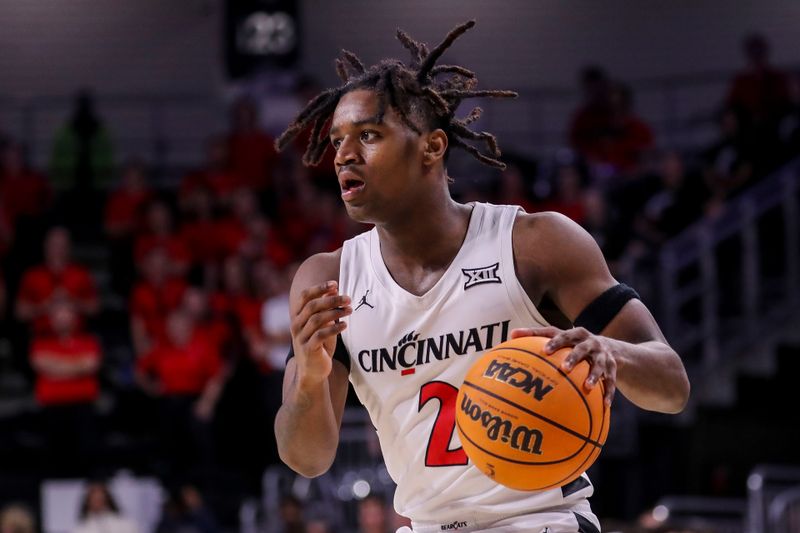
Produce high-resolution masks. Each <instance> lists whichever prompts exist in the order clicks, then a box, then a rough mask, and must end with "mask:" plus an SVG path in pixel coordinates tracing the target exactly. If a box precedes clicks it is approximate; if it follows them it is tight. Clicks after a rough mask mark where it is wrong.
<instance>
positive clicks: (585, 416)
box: [456, 337, 610, 490]
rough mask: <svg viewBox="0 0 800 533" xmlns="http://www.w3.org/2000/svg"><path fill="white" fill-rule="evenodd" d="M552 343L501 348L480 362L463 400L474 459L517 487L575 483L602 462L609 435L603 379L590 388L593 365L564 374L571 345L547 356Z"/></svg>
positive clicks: (460, 420)
mask: <svg viewBox="0 0 800 533" xmlns="http://www.w3.org/2000/svg"><path fill="white" fill-rule="evenodd" d="M549 340H550V339H548V338H545V337H521V338H518V339H513V340H510V341H507V342H504V343H502V344H500V345H498V346H496V347H495V348H494V349H493V350H491V351H489V352H487V353H486V354H484V355H483V356H482V357H481V358H480V359H478V360H477V361H476V362H475V363H474V364H473V365H472V367H471V368H470V370H469V371H468V372H467V376H466V378H465V379H464V384H463V385H462V386H461V388H460V389H459V392H458V397H457V400H456V427H457V428H458V435H459V437H460V439H461V444H462V446H463V447H464V451H465V452H466V453H467V456H468V457H469V458H470V460H471V461H472V462H473V463H474V464H475V466H476V467H478V469H480V470H481V471H482V472H483V473H484V474H486V475H487V476H489V477H491V478H492V479H493V480H495V481H496V482H498V483H500V484H502V485H505V486H507V487H509V488H512V489H517V490H544V489H551V488H555V487H560V486H563V485H565V484H567V483H569V482H570V481H573V480H574V479H576V478H577V477H578V476H580V475H581V473H582V472H584V471H585V470H586V469H587V468H589V466H591V465H592V463H593V462H594V461H595V459H597V456H598V455H599V454H600V450H601V449H602V447H603V443H604V442H605V440H606V436H607V435H608V425H609V416H610V410H609V409H608V408H606V406H605V404H604V402H603V392H604V387H603V383H602V380H601V381H600V383H599V384H598V385H597V386H595V387H594V388H593V389H592V390H591V391H587V390H586V389H585V388H584V386H583V383H584V381H585V380H586V377H587V376H588V375H589V363H587V362H586V361H581V362H580V363H579V364H577V365H575V367H574V368H573V369H572V371H571V372H569V373H566V372H564V371H563V370H562V369H561V363H562V361H563V360H564V358H565V357H566V356H567V354H569V352H570V348H562V349H560V350H558V351H557V352H555V353H553V354H552V355H545V354H544V350H543V348H544V345H545V343H547V341H549Z"/></svg>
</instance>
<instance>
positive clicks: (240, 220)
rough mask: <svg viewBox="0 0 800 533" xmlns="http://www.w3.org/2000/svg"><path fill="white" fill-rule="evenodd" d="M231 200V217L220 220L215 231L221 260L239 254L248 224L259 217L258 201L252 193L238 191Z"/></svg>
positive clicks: (243, 190) (249, 191) (247, 190)
mask: <svg viewBox="0 0 800 533" xmlns="http://www.w3.org/2000/svg"><path fill="white" fill-rule="evenodd" d="M231 200H232V202H231V216H228V217H226V218H224V219H223V220H220V221H219V224H218V229H217V232H218V233H217V242H219V244H220V245H221V247H222V248H221V250H220V252H221V257H223V258H225V257H229V256H231V255H237V254H239V253H241V248H242V244H243V243H244V241H245V240H247V234H248V226H249V225H250V222H251V221H252V220H253V219H255V218H257V217H259V216H260V211H259V205H258V199H257V198H256V195H255V194H254V193H253V191H251V190H249V189H238V190H237V191H236V192H235V193H234V194H233V196H232V198H231Z"/></svg>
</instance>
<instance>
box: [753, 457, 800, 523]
mask: <svg viewBox="0 0 800 533" xmlns="http://www.w3.org/2000/svg"><path fill="white" fill-rule="evenodd" d="M789 524H791V525H793V526H794V529H792V528H789V529H787V528H786V526H787V525H789ZM799 526H800V467H798V466H796V465H775V464H770V465H758V466H756V467H755V468H753V470H752V471H751V472H750V475H749V476H748V477H747V529H746V533H794V532H795V531H800V528H798V527H799Z"/></svg>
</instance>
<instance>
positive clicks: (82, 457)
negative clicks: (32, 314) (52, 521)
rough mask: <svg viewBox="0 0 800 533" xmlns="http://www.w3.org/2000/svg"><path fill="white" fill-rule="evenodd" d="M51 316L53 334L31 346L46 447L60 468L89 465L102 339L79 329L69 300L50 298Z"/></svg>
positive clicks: (76, 316) (74, 310) (35, 341)
mask: <svg viewBox="0 0 800 533" xmlns="http://www.w3.org/2000/svg"><path fill="white" fill-rule="evenodd" d="M49 322H50V324H51V325H52V333H53V334H52V335H51V336H46V337H38V338H36V339H34V341H33V343H32V344H31V348H30V359H31V366H32V367H33V370H34V372H35V373H36V387H35V393H36V401H37V403H38V404H39V405H40V406H41V407H42V418H43V423H44V424H43V427H44V434H45V437H46V440H47V444H48V451H49V452H50V453H51V457H53V458H55V459H56V460H55V466H56V467H57V468H58V469H59V470H61V469H63V468H66V467H68V466H69V465H70V464H72V465H75V466H77V465H82V467H85V466H86V464H87V463H89V464H90V457H91V455H90V452H91V447H92V443H93V440H94V439H93V437H94V429H95V413H94V402H95V400H97V397H98V395H99V390H100V387H99V385H98V380H97V374H98V371H99V368H100V360H101V349H100V343H99V342H98V340H97V338H96V337H94V336H93V335H88V334H85V333H80V332H79V330H78V324H79V316H78V313H77V310H76V309H75V307H74V306H73V305H72V303H70V302H69V301H68V300H61V301H56V302H54V303H53V304H51V306H50V308H49ZM80 470H81V469H77V471H78V472H80V473H81V474H82V475H85V474H86V470H83V471H82V472H81V471H80Z"/></svg>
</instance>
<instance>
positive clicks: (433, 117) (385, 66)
mask: <svg viewBox="0 0 800 533" xmlns="http://www.w3.org/2000/svg"><path fill="white" fill-rule="evenodd" d="M474 25H475V21H474V20H470V21H468V22H465V23H464V24H460V25H459V26H456V27H455V28H454V29H453V30H451V31H450V33H448V34H447V36H446V37H445V38H444V40H443V41H442V42H441V43H439V44H438V45H437V46H436V47H435V48H434V49H433V50H428V47H427V45H426V44H425V43H420V42H417V41H415V40H414V39H412V38H411V37H410V36H409V35H408V34H407V33H406V32H404V31H403V30H400V29H398V30H397V39H398V40H399V41H400V42H401V43H402V45H403V47H404V48H405V49H406V50H408V51H409V52H410V53H411V62H410V63H409V64H408V65H406V64H405V63H403V62H401V61H398V60H396V59H384V60H382V61H380V62H379V63H378V64H376V65H373V66H371V67H369V68H367V67H365V66H364V63H362V62H361V60H360V59H359V58H358V57H357V56H356V55H355V54H353V53H352V52H350V51H348V50H342V57H341V58H338V59H336V73H337V74H338V75H339V78H340V79H341V80H342V82H343V85H342V86H340V87H338V88H335V89H328V90H326V91H323V92H322V93H320V94H318V95H317V96H316V97H314V98H313V99H312V100H311V101H310V102H309V103H308V105H306V107H305V108H304V109H303V110H302V111H301V112H300V114H298V115H297V118H295V120H294V122H292V123H291V124H289V126H288V127H287V128H286V131H284V132H283V133H282V134H281V136H280V137H279V138H278V140H277V141H275V147H276V148H277V149H278V151H280V150H283V149H284V148H285V147H286V145H288V144H289V143H290V142H291V141H292V140H293V139H294V138H295V137H297V135H298V134H300V133H301V132H302V131H304V130H306V129H308V128H311V137H310V139H309V141H308V146H307V148H306V151H305V154H303V163H305V164H306V165H316V164H317V163H319V161H320V160H321V159H322V156H323V154H324V153H325V149H326V148H327V147H328V140H327V136H328V135H327V130H328V129H329V128H330V120H331V117H332V116H333V112H334V110H335V109H336V106H337V104H338V103H339V100H340V99H341V97H342V96H343V95H344V94H346V93H348V92H350V91H353V90H356V89H371V90H374V91H375V92H376V93H377V95H378V98H379V102H380V103H379V109H378V120H379V121H380V120H382V119H383V117H384V114H385V113H386V109H387V106H391V107H392V108H394V110H395V112H396V113H397V114H398V116H399V117H400V120H402V121H403V123H404V124H405V125H406V126H408V127H409V128H410V129H411V130H413V131H415V132H416V133H419V134H421V133H422V131H423V129H426V128H427V129H435V128H441V129H442V130H444V132H445V133H446V134H447V137H448V139H449V140H450V145H451V146H456V147H458V148H461V149H463V150H466V151H467V152H469V153H470V154H472V156H473V157H475V158H476V159H477V160H478V161H480V162H481V163H484V164H486V165H489V166H492V167H495V168H500V169H503V168H505V164H504V163H503V162H502V161H500V149H499V148H498V147H497V139H496V138H495V136H494V135H492V134H491V133H487V132H485V131H481V132H476V131H473V130H471V129H470V128H469V125H470V124H471V123H472V122H475V121H476V120H477V119H478V118H479V117H480V116H481V113H482V112H483V110H482V109H481V108H480V107H475V108H473V109H472V111H470V112H469V114H467V116H466V117H464V118H456V116H455V113H456V109H458V106H459V105H460V104H461V102H462V101H463V100H464V99H466V98H475V97H494V98H515V97H516V96H517V93H515V92H513V91H497V90H477V89H476V86H477V84H478V78H477V77H476V76H475V73H474V72H472V71H471V70H468V69H466V68H464V67H461V66H458V65H437V64H436V61H437V60H438V59H439V58H440V57H441V56H442V54H443V53H444V52H445V51H446V50H447V49H448V48H449V47H450V45H451V44H453V42H454V41H455V40H456V39H458V38H459V37H460V36H461V35H463V34H464V33H465V32H466V31H467V30H469V29H470V28H472V27H473V26H474ZM420 120H422V121H425V124H424V126H423V125H420V124H419V121H420ZM468 141H479V142H482V143H484V144H485V146H486V151H485V152H482V151H481V150H479V149H478V148H477V147H475V146H473V145H472V144H470V143H469V142H468Z"/></svg>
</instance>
